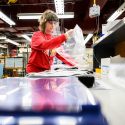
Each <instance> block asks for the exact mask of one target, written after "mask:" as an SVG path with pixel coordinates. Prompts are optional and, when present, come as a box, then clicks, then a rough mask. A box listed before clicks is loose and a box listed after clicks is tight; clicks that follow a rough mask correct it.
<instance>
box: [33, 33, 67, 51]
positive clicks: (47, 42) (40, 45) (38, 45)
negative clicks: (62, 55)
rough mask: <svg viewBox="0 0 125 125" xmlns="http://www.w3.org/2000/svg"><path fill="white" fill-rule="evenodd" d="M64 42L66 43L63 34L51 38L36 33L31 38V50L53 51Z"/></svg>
mask: <svg viewBox="0 0 125 125" xmlns="http://www.w3.org/2000/svg"><path fill="white" fill-rule="evenodd" d="M64 41H66V37H65V35H64V34H62V35H60V36H57V37H55V38H52V36H50V35H49V36H47V35H46V36H44V34H43V33H42V32H36V33H34V34H33V36H32V42H31V48H32V49H37V50H43V49H44V50H45V49H54V48H57V47H59V46H60V45H61V44H62V43H63V42H64Z"/></svg>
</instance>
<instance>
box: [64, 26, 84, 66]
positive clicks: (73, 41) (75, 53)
mask: <svg viewBox="0 0 125 125" xmlns="http://www.w3.org/2000/svg"><path fill="white" fill-rule="evenodd" d="M64 50H65V52H66V53H68V54H69V55H70V56H71V57H73V59H74V60H76V61H77V63H78V66H81V67H82V66H83V65H84V63H85V59H84V58H85V43H84V37H83V32H82V30H81V28H80V27H79V26H78V25H76V26H75V28H74V33H73V36H72V37H71V38H70V39H69V40H68V41H67V42H66V43H65V44H64Z"/></svg>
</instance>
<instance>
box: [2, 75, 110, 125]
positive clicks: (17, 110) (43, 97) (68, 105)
mask: <svg viewBox="0 0 125 125" xmlns="http://www.w3.org/2000/svg"><path fill="white" fill-rule="evenodd" d="M0 102H1V103H0V116H1V117H0V122H1V123H2V122H5V121H4V120H6V119H7V118H10V121H9V123H8V125H11V124H12V125H14V124H15V125H18V124H19V123H21V122H22V121H23V120H24V119H25V120H26V119H29V123H28V125H30V122H31V121H32V119H33V120H36V121H37V119H39V122H40V123H39V125H108V123H107V121H106V119H105V117H104V116H103V114H102V112H101V106H100V104H99V103H98V102H97V100H95V98H94V97H93V96H92V94H91V93H90V91H89V90H88V89H87V88H86V87H85V86H84V85H83V84H82V83H80V82H79V81H78V79H77V78H76V77H51V78H7V79H1V80H0ZM3 115H4V116H6V117H3ZM10 116H13V117H10ZM22 117H23V118H22ZM34 117H35V118H34ZM1 123H0V124H1Z"/></svg>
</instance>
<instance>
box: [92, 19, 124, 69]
mask: <svg viewBox="0 0 125 125" xmlns="http://www.w3.org/2000/svg"><path fill="white" fill-rule="evenodd" d="M123 41H125V18H123V19H122V20H121V21H120V22H119V23H118V24H117V25H116V26H115V28H114V29H113V31H110V32H109V33H108V34H105V35H104V36H102V37H101V38H100V39H99V40H98V41H96V43H95V44H94V45H93V69H95V68H98V67H99V66H100V63H101V58H107V57H110V56H115V47H116V45H117V44H118V43H120V42H123Z"/></svg>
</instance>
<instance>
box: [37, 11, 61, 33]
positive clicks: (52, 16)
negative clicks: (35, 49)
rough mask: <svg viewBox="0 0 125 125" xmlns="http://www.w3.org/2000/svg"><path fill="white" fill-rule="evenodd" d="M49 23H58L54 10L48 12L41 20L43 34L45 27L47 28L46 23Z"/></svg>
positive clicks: (40, 26) (40, 27)
mask: <svg viewBox="0 0 125 125" xmlns="http://www.w3.org/2000/svg"><path fill="white" fill-rule="evenodd" d="M47 21H56V22H58V21H59V19H58V16H57V15H56V13H55V12H54V11H52V10H46V11H45V12H44V13H43V14H42V16H41V17H40V19H39V29H40V30H41V31H42V32H45V26H46V22H47Z"/></svg>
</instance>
